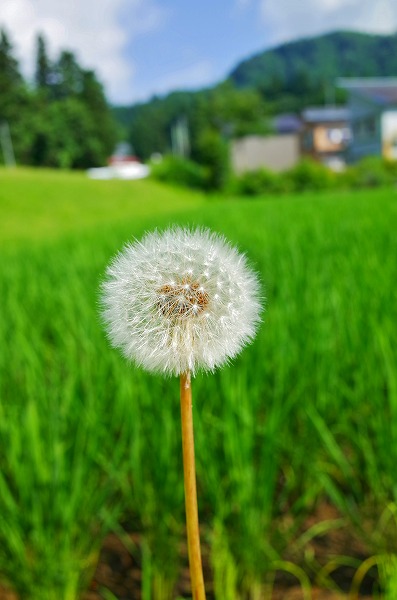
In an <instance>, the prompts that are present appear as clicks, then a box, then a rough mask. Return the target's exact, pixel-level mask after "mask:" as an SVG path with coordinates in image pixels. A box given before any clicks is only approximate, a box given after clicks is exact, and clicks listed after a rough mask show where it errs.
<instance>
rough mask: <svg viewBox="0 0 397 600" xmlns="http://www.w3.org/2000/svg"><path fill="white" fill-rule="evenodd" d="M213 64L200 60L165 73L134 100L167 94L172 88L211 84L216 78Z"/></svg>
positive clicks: (184, 88) (179, 88)
mask: <svg viewBox="0 0 397 600" xmlns="http://www.w3.org/2000/svg"><path fill="white" fill-rule="evenodd" d="M215 77H216V75H215V73H214V69H213V65H212V63H211V62H210V61H209V60H205V59H204V60H199V61H197V62H194V63H192V64H190V65H188V66H184V67H182V68H180V69H175V70H173V71H169V72H168V73H165V74H164V75H163V76H162V77H160V78H159V79H157V80H156V82H155V83H153V85H152V88H151V89H145V91H144V92H143V93H142V94H139V91H138V93H137V96H136V97H135V98H134V100H136V101H139V100H145V99H147V98H148V96H152V95H154V94H165V93H167V92H169V91H170V90H171V91H173V90H187V89H196V88H201V87H205V86H208V85H211V84H212V83H213V82H214V80H215Z"/></svg>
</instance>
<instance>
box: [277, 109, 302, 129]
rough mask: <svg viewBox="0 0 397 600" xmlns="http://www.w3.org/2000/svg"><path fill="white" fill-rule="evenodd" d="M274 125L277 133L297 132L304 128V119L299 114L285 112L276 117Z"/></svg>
mask: <svg viewBox="0 0 397 600" xmlns="http://www.w3.org/2000/svg"><path fill="white" fill-rule="evenodd" d="M273 127H274V129H275V130H276V132H277V133H296V132H297V131H299V130H300V129H301V128H302V121H301V119H300V118H299V117H298V115H295V114H292V113H283V114H281V115H276V116H275V117H274V119H273Z"/></svg>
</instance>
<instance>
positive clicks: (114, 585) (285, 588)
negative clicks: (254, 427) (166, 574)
mask: <svg viewBox="0 0 397 600" xmlns="http://www.w3.org/2000/svg"><path fill="white" fill-rule="evenodd" d="M338 516H339V515H338V514H337V512H336V511H335V509H334V508H333V507H331V506H329V505H327V504H323V505H321V506H320V507H319V508H318V510H317V512H316V514H315V515H314V516H313V517H312V518H311V519H309V521H308V522H307V523H306V526H307V527H310V526H312V525H314V524H315V523H316V522H321V521H325V520H329V519H336V518H338ZM131 537H132V539H133V541H134V542H135V543H136V542H138V543H139V539H138V536H137V535H136V534H131ZM310 552H311V554H312V556H313V557H314V558H315V560H316V562H317V564H320V565H324V564H326V563H327V562H328V561H329V560H330V557H335V556H351V557H353V556H354V557H357V558H358V559H359V560H364V559H365V558H366V557H367V556H368V554H367V553H366V551H365V548H364V547H363V546H362V545H361V544H360V542H359V541H358V540H356V539H355V538H354V536H352V533H351V532H349V531H346V530H344V529H334V530H330V531H329V532H328V533H327V534H325V535H324V536H322V537H321V538H318V539H316V540H313V541H312V542H311V545H310ZM186 562H187V561H186ZM203 563H204V571H205V580H206V591H207V600H214V596H213V594H212V582H211V573H210V569H209V566H208V561H207V560H206V555H205V553H204V555H203ZM353 576H354V570H353V569H351V568H347V567H341V568H339V569H338V570H337V571H335V572H334V574H333V580H334V582H335V587H336V588H337V589H338V591H330V590H325V589H321V588H319V587H317V586H316V585H315V583H313V587H312V590H311V600H351V598H352V596H349V590H350V587H351V581H352V578H353ZM375 578H376V573H373V572H372V573H370V574H369V575H368V576H367V578H366V579H364V581H363V584H362V586H361V592H360V595H359V597H357V596H355V598H354V600H372V596H371V590H372V588H373V586H374V582H375ZM103 588H106V589H108V590H110V591H111V592H112V594H113V595H114V596H115V597H116V598H117V600H141V592H140V590H141V568H140V565H139V563H138V562H137V561H135V560H134V559H133V557H132V556H131V554H130V553H129V552H128V551H127V550H126V548H125V546H124V544H123V543H122V542H121V541H120V540H119V538H118V537H117V536H116V535H115V534H110V535H108V536H107V538H106V540H105V542H104V544H103V547H102V550H101V554H100V559H99V562H98V566H97V569H96V572H95V576H94V578H93V581H92V583H91V586H90V589H89V591H88V592H87V593H86V594H85V595H84V599H83V600H103V599H104V596H103V595H102V594H101V589H103ZM175 597H179V598H191V596H190V588H189V570H188V568H187V564H186V566H185V568H184V569H183V570H182V572H181V574H180V578H179V581H178V583H177V587H176V590H175ZM0 600H24V599H23V598H20V599H18V598H17V597H16V596H15V595H14V594H12V593H11V592H7V591H6V590H5V589H3V588H1V587H0ZM220 600H221V599H220ZM272 600H305V599H304V595H303V593H302V590H301V588H300V586H298V585H296V580H295V579H293V578H292V577H285V576H282V575H280V576H279V577H277V578H276V582H275V586H274V590H273V595H272Z"/></svg>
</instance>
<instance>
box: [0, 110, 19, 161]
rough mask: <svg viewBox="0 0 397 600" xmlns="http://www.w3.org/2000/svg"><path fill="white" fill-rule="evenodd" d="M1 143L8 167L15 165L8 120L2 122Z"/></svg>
mask: <svg viewBox="0 0 397 600" xmlns="http://www.w3.org/2000/svg"><path fill="white" fill-rule="evenodd" d="M0 145H1V149H2V151H3V156H4V164H5V165H6V167H15V166H16V162H15V155H14V148H13V146H12V139H11V132H10V126H9V125H8V122H7V121H3V122H2V123H0Z"/></svg>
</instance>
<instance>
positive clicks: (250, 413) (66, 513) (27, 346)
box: [0, 169, 397, 600]
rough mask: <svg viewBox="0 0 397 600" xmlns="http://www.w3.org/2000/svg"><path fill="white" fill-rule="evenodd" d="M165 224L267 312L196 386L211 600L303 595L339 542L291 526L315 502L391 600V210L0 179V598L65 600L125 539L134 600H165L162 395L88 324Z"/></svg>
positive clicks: (395, 577)
mask: <svg viewBox="0 0 397 600" xmlns="http://www.w3.org/2000/svg"><path fill="white" fill-rule="evenodd" d="M172 223H178V224H183V225H204V226H208V227H210V228H211V229H213V230H215V231H218V232H220V233H223V234H224V235H225V236H226V237H228V238H229V239H230V240H231V241H232V242H233V243H234V244H236V245H237V246H238V247H239V248H240V250H242V251H244V252H245V253H246V254H247V256H248V257H249V260H250V262H251V264H252V266H253V267H254V268H255V269H256V270H257V271H258V272H259V273H260V275H261V278H262V281H263V286H264V293H265V295H266V298H267V301H266V303H267V310H266V313H265V318H264V323H263V325H262V327H261V329H260V332H259V335H258V337H257V339H256V340H255V342H254V343H253V344H252V345H251V346H250V347H248V348H247V349H246V350H245V351H244V352H243V353H242V355H241V356H240V357H239V358H238V359H237V360H236V361H235V362H234V364H233V365H232V366H229V367H227V368H225V369H222V370H220V371H218V372H217V373H215V374H214V375H210V376H208V375H206V376H200V375H199V376H198V377H197V378H196V379H195V381H194V388H193V392H194V410H195V430H196V444H197V449H196V455H197V462H198V485H199V504H200V513H201V521H202V523H203V539H204V542H205V544H206V546H207V547H208V548H209V551H210V559H209V560H210V563H211V566H212V570H213V580H214V582H213V584H214V593H215V597H216V598H217V599H219V600H236V599H238V598H241V599H245V598H247V599H248V598H250V599H252V600H254V599H255V600H256V599H257V598H262V597H265V596H263V594H265V590H266V589H269V587H266V585H265V584H267V585H268V586H269V582H271V580H272V574H273V573H274V572H275V571H276V570H280V569H284V570H287V571H290V572H292V573H294V574H295V576H297V577H298V579H299V580H300V581H301V583H302V585H303V586H304V588H305V589H306V591H307V594H309V584H308V577H309V578H310V579H311V580H312V581H315V579H316V576H318V573H319V572H320V566H319V565H318V564H317V563H316V560H315V557H311V555H310V552H309V547H310V546H309V545H308V544H309V542H310V539H311V536H312V535H314V534H316V533H317V534H321V533H322V532H323V531H325V529H326V528H327V527H331V526H333V527H335V526H336V524H333V525H331V524H330V523H323V524H317V525H316V528H315V529H314V530H311V531H309V532H307V531H306V530H305V526H304V525H303V524H304V523H305V520H306V518H307V517H308V515H311V514H313V512H314V509H315V506H316V505H318V503H319V502H321V501H322V500H323V499H325V498H327V499H330V500H331V502H332V503H333V504H334V505H335V506H337V508H338V510H339V511H340V513H341V515H342V516H343V518H344V519H345V521H344V526H345V527H348V528H349V531H350V530H351V531H352V532H353V531H354V533H355V535H357V536H359V538H360V539H361V541H362V542H363V543H364V542H365V544H366V547H367V553H368V556H376V557H378V558H377V559H376V560H375V559H374V560H375V562H376V561H377V562H378V563H379V582H380V583H379V585H380V586H381V587H382V589H383V592H382V593H383V596H382V597H384V598H389V599H393V600H395V597H396V595H395V590H396V585H397V583H396V582H397V569H395V568H394V567H395V565H396V560H397V559H396V557H397V543H396V541H395V540H396V533H397V531H396V530H397V527H396V518H395V517H396V514H397V470H396V464H397V350H396V339H397V294H396V283H395V282H396V281H397V235H396V230H397V191H396V190H394V189H380V190H372V191H366V192H363V191H361V192H357V193H352V192H349V193H348V192H345V193H341V192H335V193H324V194H319V193H313V194H305V195H300V196H295V197H287V196H283V197H282V198H276V197H268V198H262V199H257V200H247V199H244V198H242V199H233V200H229V199H227V198H216V197H206V196H203V195H200V194H196V193H192V192H189V191H186V190H181V189H172V188H169V187H163V186H161V185H159V184H155V183H153V182H151V181H138V182H120V181H104V182H101V181H90V180H88V179H86V177H85V176H84V175H82V174H69V173H56V172H51V171H48V172H46V171H33V170H19V169H18V170H16V171H11V170H9V171H5V170H0V257H1V263H0V299H1V319H0V400H1V401H0V580H1V579H3V580H4V581H5V582H6V583H7V584H8V585H9V586H11V587H13V588H14V589H15V590H16V591H17V592H18V594H19V597H20V600H25V599H32V600H39V599H40V600H75V599H76V598H77V597H79V596H78V594H79V593H80V590H82V589H84V588H85V587H86V586H87V585H88V583H89V581H90V578H91V577H92V573H93V568H94V566H95V562H96V560H97V554H98V550H99V547H100V545H101V542H102V540H103V537H104V535H105V534H106V532H107V531H108V530H109V529H110V528H112V529H114V530H116V531H117V532H119V533H120V535H123V533H122V531H123V530H122V528H121V525H120V524H121V523H123V526H124V527H125V526H126V524H129V525H128V526H127V528H128V527H130V528H131V529H134V530H135V531H139V532H140V533H141V535H142V540H143V542H142V545H141V547H140V548H131V551H132V552H133V553H137V556H139V560H142V566H143V582H142V597H143V600H150V599H153V600H168V599H171V598H174V597H175V595H173V589H174V584H175V581H176V579H177V577H178V572H179V569H180V561H181V558H180V552H179V549H180V540H181V539H182V538H183V526H184V506H183V487H182V480H181V473H182V465H181V450H180V443H181V442H180V432H179V399H178V382H177V381H175V380H173V379H162V378H160V377H152V376H148V375H146V374H145V373H143V372H141V371H139V370H137V369H135V368H134V367H133V366H130V365H128V364H126V363H125V361H124V359H123V358H122V357H121V356H119V354H118V353H117V351H115V350H113V349H111V348H110V347H109V344H108V343H107V340H106V338H105V334H104V333H103V329H102V326H101V323H100V319H99V316H98V288H99V285H100V281H101V278H102V277H103V274H104V271H105V268H106V265H107V263H108V262H109V260H110V258H111V257H112V256H113V255H114V254H115V253H116V252H117V251H118V250H119V249H120V248H121V247H122V245H123V244H124V243H125V242H126V241H128V240H130V239H132V238H133V237H134V236H137V237H139V236H140V235H141V234H142V233H143V232H144V231H147V230H149V229H153V228H155V227H158V228H163V227H165V226H167V225H169V224H172ZM338 526H341V524H340V523H338ZM302 534H303V535H302ZM349 551H350V549H349V548H346V551H345V554H346V556H345V557H344V558H342V557H339V560H340V562H343V561H345V562H347V563H349V564H354V565H355V567H356V568H358V567H359V565H360V562H359V560H358V559H357V557H355V556H349ZM330 560H331V557H330ZM349 561H350V562H349ZM357 581H358V579H357ZM321 584H322V585H328V586H329V587H330V588H332V587H335V586H336V584H335V583H334V582H333V581H332V579H331V578H329V577H326V576H325V575H324V571H323V578H322V579H321ZM104 594H105V592H104ZM261 594H262V595H261ZM104 597H107V598H110V596H104ZM307 597H309V596H307Z"/></svg>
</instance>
